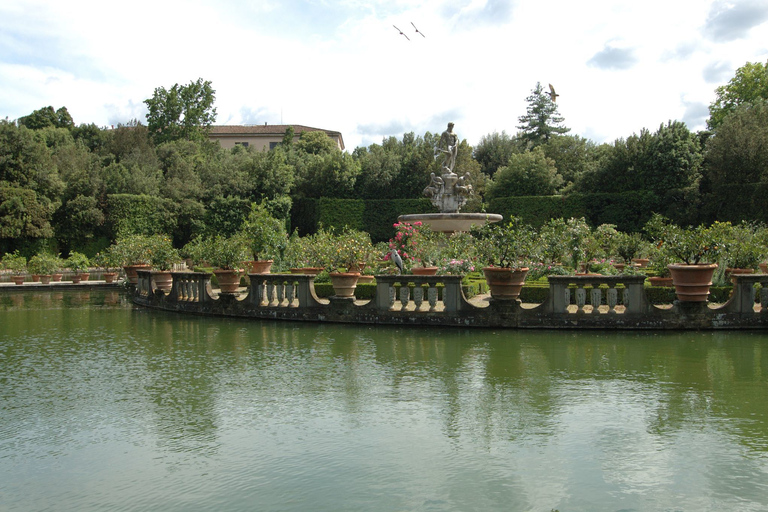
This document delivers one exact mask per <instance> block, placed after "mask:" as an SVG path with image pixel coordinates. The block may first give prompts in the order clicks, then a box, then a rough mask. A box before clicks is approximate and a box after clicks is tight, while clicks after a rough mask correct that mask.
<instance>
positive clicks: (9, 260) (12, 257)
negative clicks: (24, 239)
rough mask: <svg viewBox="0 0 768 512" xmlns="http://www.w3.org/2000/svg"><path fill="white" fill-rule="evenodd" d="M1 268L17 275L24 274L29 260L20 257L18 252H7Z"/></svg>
mask: <svg viewBox="0 0 768 512" xmlns="http://www.w3.org/2000/svg"><path fill="white" fill-rule="evenodd" d="M0 266H2V268H4V269H6V270H10V271H11V272H13V273H14V274H16V275H19V274H23V273H24V272H25V271H26V270H27V258H25V257H24V256H22V255H20V254H19V251H18V250H16V251H13V252H7V253H5V254H3V259H2V261H0Z"/></svg>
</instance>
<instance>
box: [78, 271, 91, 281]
mask: <svg viewBox="0 0 768 512" xmlns="http://www.w3.org/2000/svg"><path fill="white" fill-rule="evenodd" d="M90 277H91V274H90V273H89V272H80V280H81V281H87V280H88V279H89V278H90Z"/></svg>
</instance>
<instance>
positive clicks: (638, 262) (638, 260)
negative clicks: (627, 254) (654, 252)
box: [632, 258, 651, 268]
mask: <svg viewBox="0 0 768 512" xmlns="http://www.w3.org/2000/svg"><path fill="white" fill-rule="evenodd" d="M650 262H651V260H649V259H648V258H632V263H635V264H636V265H637V266H638V267H640V268H645V267H647V266H648V263H650Z"/></svg>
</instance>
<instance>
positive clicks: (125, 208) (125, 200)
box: [106, 194, 176, 238]
mask: <svg viewBox="0 0 768 512" xmlns="http://www.w3.org/2000/svg"><path fill="white" fill-rule="evenodd" d="M106 217H107V225H108V227H109V228H111V232H112V235H113V238H115V237H117V236H120V235H124V234H134V233H136V234H144V235H155V234H160V233H172V232H173V230H174V228H175V227H176V203H174V202H173V200H171V199H165V198H162V197H156V196H148V195H144V194H141V195H134V194H109V195H107V215H106Z"/></svg>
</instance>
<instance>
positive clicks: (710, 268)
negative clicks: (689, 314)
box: [667, 263, 717, 302]
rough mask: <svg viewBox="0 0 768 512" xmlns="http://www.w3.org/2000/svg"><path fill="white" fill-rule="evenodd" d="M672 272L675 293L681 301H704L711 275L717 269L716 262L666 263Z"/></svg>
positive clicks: (706, 296) (710, 284) (709, 285)
mask: <svg viewBox="0 0 768 512" xmlns="http://www.w3.org/2000/svg"><path fill="white" fill-rule="evenodd" d="M667 268H668V269H669V271H670V273H671V274H672V282H673V283H674V285H675V294H676V295H677V299H678V300H679V301H681V302H706V301H707V298H708V297H709V288H710V287H711V286H712V275H713V274H714V273H715V269H717V263H711V264H706V263H705V264H700V265H685V264H682V263H680V264H672V265H667Z"/></svg>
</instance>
